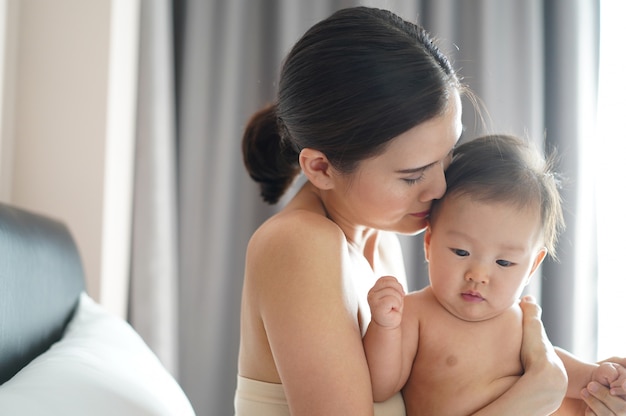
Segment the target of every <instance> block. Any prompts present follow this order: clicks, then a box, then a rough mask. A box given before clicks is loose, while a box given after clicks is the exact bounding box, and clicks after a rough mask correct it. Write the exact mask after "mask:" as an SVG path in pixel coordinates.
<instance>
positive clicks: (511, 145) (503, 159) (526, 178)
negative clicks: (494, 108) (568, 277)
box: [431, 135, 565, 259]
mask: <svg viewBox="0 0 626 416" xmlns="http://www.w3.org/2000/svg"><path fill="white" fill-rule="evenodd" d="M555 162H556V159H555V153H552V154H550V155H549V156H548V157H547V158H544V157H543V156H542V154H541V153H540V152H539V151H538V150H537V149H536V148H535V147H534V146H533V145H531V144H530V143H529V142H527V141H525V140H523V139H521V138H519V137H515V136H511V135H489V136H483V137H479V138H476V139H473V140H470V141H467V142H465V143H463V144H461V145H459V146H458V147H457V148H456V149H455V151H454V157H453V159H452V163H451V164H450V166H449V167H448V169H447V170H446V182H447V190H446V194H445V195H444V197H443V199H442V200H440V201H443V200H445V198H447V197H449V196H459V195H464V196H469V197H471V198H472V199H474V200H477V201H481V202H491V201H493V202H506V203H511V204H513V205H514V206H517V207H519V208H521V209H523V208H527V207H533V206H538V207H539V209H540V213H541V217H540V220H541V226H542V229H543V236H544V244H545V246H546V249H547V250H548V254H550V256H552V257H553V258H554V259H556V243H557V239H558V235H559V233H560V232H561V231H562V230H563V228H564V227H565V221H564V219H563V210H562V206H561V196H560V193H559V188H560V180H559V177H558V175H557V173H556V172H555V171H554V170H553V169H554V165H555ZM440 201H434V202H433V207H432V212H431V214H432V221H434V220H435V217H436V215H437V207H438V205H439V203H440Z"/></svg>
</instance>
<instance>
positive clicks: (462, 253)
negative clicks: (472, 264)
mask: <svg viewBox="0 0 626 416" xmlns="http://www.w3.org/2000/svg"><path fill="white" fill-rule="evenodd" d="M452 252H453V253H454V254H456V255H457V256H459V257H467V256H469V251H467V250H463V249H460V248H453V249H452Z"/></svg>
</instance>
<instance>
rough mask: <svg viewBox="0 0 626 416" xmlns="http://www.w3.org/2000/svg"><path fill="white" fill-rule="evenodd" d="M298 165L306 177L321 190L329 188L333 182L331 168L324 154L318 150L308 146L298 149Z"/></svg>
mask: <svg viewBox="0 0 626 416" xmlns="http://www.w3.org/2000/svg"><path fill="white" fill-rule="evenodd" d="M300 167H301V168H302V172H303V173H304V174H305V176H306V177H307V179H308V180H309V181H310V182H311V183H312V184H313V185H314V186H315V187H316V188H319V189H323V190H328V189H331V188H332V187H333V186H334V184H333V169H332V166H331V164H330V162H329V161H328V159H327V158H326V155H325V154H324V153H322V152H320V151H319V150H314V149H310V148H308V147H306V148H304V149H302V150H301V151H300Z"/></svg>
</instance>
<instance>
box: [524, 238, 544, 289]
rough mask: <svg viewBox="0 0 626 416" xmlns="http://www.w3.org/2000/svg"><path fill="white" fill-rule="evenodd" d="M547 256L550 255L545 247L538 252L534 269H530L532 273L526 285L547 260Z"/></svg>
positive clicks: (529, 274)
mask: <svg viewBox="0 0 626 416" xmlns="http://www.w3.org/2000/svg"><path fill="white" fill-rule="evenodd" d="M546 254H548V249H547V248H545V247H542V248H541V250H539V251H538V252H537V254H536V255H535V261H534V262H533V267H532V269H530V273H528V277H527V278H526V284H528V282H530V278H531V277H532V275H533V274H534V273H535V271H537V268H538V267H539V265H540V264H541V263H542V262H543V260H544V259H545V258H546Z"/></svg>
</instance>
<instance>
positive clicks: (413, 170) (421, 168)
mask: <svg viewBox="0 0 626 416" xmlns="http://www.w3.org/2000/svg"><path fill="white" fill-rule="evenodd" d="M455 149H456V145H455V146H454V147H453V148H452V149H450V151H449V152H448V154H447V155H446V157H448V156H450V155H452V154H453V153H454V150H455ZM439 162H440V161H439V160H437V161H435V162H432V163H429V164H428V165H425V166H420V167H417V168H409V169H400V170H397V171H396V173H403V174H405V173H416V172H419V171H420V170H426V169H428V168H429V167H431V166H434V165H435V164H437V163H439Z"/></svg>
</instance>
